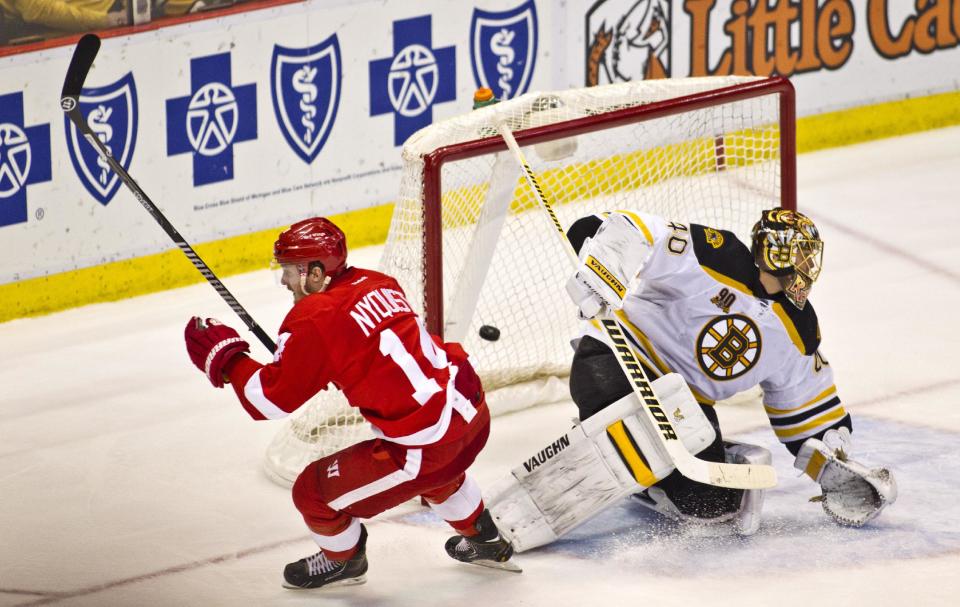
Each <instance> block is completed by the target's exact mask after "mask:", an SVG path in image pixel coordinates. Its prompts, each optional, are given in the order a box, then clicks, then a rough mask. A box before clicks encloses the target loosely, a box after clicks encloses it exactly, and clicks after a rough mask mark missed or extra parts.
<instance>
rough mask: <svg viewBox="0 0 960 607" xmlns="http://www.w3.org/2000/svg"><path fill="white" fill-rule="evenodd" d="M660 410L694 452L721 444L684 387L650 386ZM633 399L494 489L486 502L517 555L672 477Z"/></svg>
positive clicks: (667, 380) (676, 381) (663, 381)
mask: <svg viewBox="0 0 960 607" xmlns="http://www.w3.org/2000/svg"><path fill="white" fill-rule="evenodd" d="M653 387H654V390H655V391H656V393H657V395H658V396H659V397H660V401H661V405H662V407H663V410H664V411H666V412H668V414H669V415H670V417H671V421H673V423H674V426H675V428H676V430H677V434H678V436H679V437H680V438H681V440H682V441H683V443H684V445H686V447H687V448H688V449H689V450H690V451H691V453H699V452H700V451H702V450H703V449H704V448H705V447H706V446H707V445H709V444H710V443H711V442H713V440H714V438H715V437H716V433H715V432H714V429H713V426H711V425H710V422H709V421H708V420H707V418H706V416H704V414H703V412H702V411H701V410H700V406H699V405H698V404H697V402H696V400H695V399H694V397H693V395H692V394H691V393H690V389H689V388H688V387H687V385H686V382H684V381H683V379H682V378H681V377H680V376H679V375H677V374H669V375H666V376H664V377H661V378H659V379H658V380H656V381H654V382H653ZM640 406H641V404H640V402H639V401H638V400H637V399H636V397H635V396H634V395H632V394H631V395H629V396H627V397H624V398H623V399H621V400H619V401H617V402H616V403H613V404H612V405H610V406H609V407H606V408H605V409H603V410H602V411H600V412H599V413H597V414H596V415H594V416H593V417H591V418H589V419H587V420H586V421H584V422H583V423H578V424H577V425H575V426H574V427H573V428H572V429H571V430H570V431H569V432H567V433H566V434H564V435H563V436H561V437H560V438H558V439H557V440H555V441H552V442H551V443H549V444H548V445H546V446H545V447H543V448H542V449H540V450H539V451H538V452H537V453H536V454H535V455H533V456H532V457H530V458H528V459H527V460H526V461H525V462H524V463H523V464H522V465H520V466H517V467H516V468H514V469H513V470H512V471H511V474H510V475H508V476H506V477H505V478H503V479H501V480H500V481H498V482H496V483H494V484H493V485H491V486H489V487H488V489H487V493H486V496H485V498H484V502H485V503H486V504H487V507H488V508H489V509H490V512H491V513H492V515H493V517H494V520H496V522H497V526H498V527H499V529H500V532H501V533H503V534H504V535H505V536H506V537H507V538H508V539H509V540H510V541H511V542H512V543H513V547H514V549H515V550H516V551H518V552H523V551H524V550H529V549H531V548H536V547H537V546H542V545H544V544H548V543H550V542H552V541H554V540H556V539H557V538H559V537H562V536H563V535H564V534H565V533H567V532H568V531H570V530H571V529H573V528H574V527H576V526H577V525H579V524H581V523H583V522H585V521H587V520H589V519H590V518H592V517H593V516H595V515H596V514H598V513H600V512H602V511H603V510H605V509H606V508H607V507H609V506H610V505H611V504H613V503H615V502H617V501H619V500H620V499H622V498H624V497H625V496H627V495H630V494H631V493H635V492H637V491H641V490H643V489H645V488H646V487H649V486H650V485H652V484H654V483H656V482H657V481H658V480H660V479H662V478H664V477H665V476H667V475H668V474H670V473H671V472H673V470H674V466H673V463H672V461H671V459H670V457H669V456H668V455H667V453H666V450H665V449H664V448H663V446H662V444H661V443H660V440H659V439H658V438H657V437H656V435H655V433H656V432H657V430H655V429H654V428H653V427H652V426H651V424H650V422H649V421H648V420H647V417H646V414H645V413H644V412H642V411H640V410H639V407H640Z"/></svg>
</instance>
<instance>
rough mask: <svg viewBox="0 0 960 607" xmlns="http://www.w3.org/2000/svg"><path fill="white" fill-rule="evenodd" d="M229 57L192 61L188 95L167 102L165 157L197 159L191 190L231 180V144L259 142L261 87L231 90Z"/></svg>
mask: <svg viewBox="0 0 960 607" xmlns="http://www.w3.org/2000/svg"><path fill="white" fill-rule="evenodd" d="M230 73H231V72H230V53H221V54H219V55H208V56H206V57H198V58H196V59H191V60H190V95H188V96H186V97H176V98H174V99H167V155H168V156H174V155H176V154H184V153H187V152H191V153H192V154H193V185H195V186H198V185H205V184H208V183H216V182H218V181H227V180H230V179H233V144H234V143H237V142H239V141H249V140H251V139H256V138H257V85H255V84H243V85H237V86H233V85H232V84H231V78H230Z"/></svg>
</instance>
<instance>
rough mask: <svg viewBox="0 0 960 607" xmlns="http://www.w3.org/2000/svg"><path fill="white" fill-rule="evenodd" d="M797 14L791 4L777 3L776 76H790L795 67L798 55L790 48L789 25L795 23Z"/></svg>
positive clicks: (795, 8) (775, 31)
mask: <svg viewBox="0 0 960 607" xmlns="http://www.w3.org/2000/svg"><path fill="white" fill-rule="evenodd" d="M797 13H798V11H797V7H796V6H795V5H794V4H793V3H792V2H779V3H778V4H777V7H776V9H775V12H774V14H775V16H776V27H775V28H774V34H773V35H774V64H775V66H774V69H775V70H776V72H777V73H778V74H792V73H793V70H794V69H795V68H796V65H797V58H798V55H799V53H797V52H796V51H794V50H793V49H792V48H790V24H791V23H793V22H794V21H796V19H797ZM801 25H802V24H801Z"/></svg>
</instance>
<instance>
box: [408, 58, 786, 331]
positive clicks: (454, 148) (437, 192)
mask: <svg viewBox="0 0 960 607" xmlns="http://www.w3.org/2000/svg"><path fill="white" fill-rule="evenodd" d="M766 95H779V112H780V117H779V133H780V204H781V206H783V207H784V208H788V209H793V210H795V209H796V208H797V168H796V161H797V154H796V93H795V91H794V88H793V85H792V84H791V83H790V81H789V80H788V79H787V78H784V77H782V76H778V77H773V78H767V79H765V80H759V81H756V82H747V83H742V84H735V85H732V86H727V87H722V88H718V89H714V90H711V91H705V92H702V93H694V94H691V95H684V96H682V97H676V98H673V99H668V100H666V101H658V102H654V103H648V104H644V105H639V106H635V107H629V108H623V109H619V110H614V111H612V112H606V113H603V114H597V115H595V116H586V117H582V118H575V119H572V120H566V121H562V122H556V123H554V124H549V125H545V126H538V127H531V128H527V129H523V130H518V131H516V132H515V133H514V136H515V138H516V140H517V143H518V144H519V145H520V146H525V145H526V146H529V145H535V144H538V143H546V142H549V141H554V140H557V139H563V138H566V137H571V136H575V135H581V134H585V133H589V132H593V131H599V130H604V129H608V128H614V127H618V126H624V125H628V124H633V123H638V122H645V121H648V120H654V119H657V118H663V117H666V116H672V115H675V114H681V113H683V112H687V111H691V110H698V109H703V108H706V107H712V106H718V105H724V104H727V103H735V102H737V101H743V100H746V99H753V98H756V97H763V96H766ZM718 139H719V141H718V142H717V149H718V154H717V158H718V160H719V161H720V166H719V167H718V168H719V169H720V170H722V168H723V166H722V158H723V154H722V149H723V143H722V138H718ZM507 149H508V148H507V144H506V143H505V142H504V140H503V137H501V136H499V135H492V136H490V137H484V138H481V139H475V140H472V141H466V142H463V143H457V144H453V145H448V146H444V147H440V148H437V149H436V150H434V151H432V152H430V153H429V154H426V155H424V157H423V161H424V165H423V174H422V183H423V194H422V195H423V259H424V302H423V304H424V315H425V317H426V324H427V330H428V331H429V332H430V333H432V334H434V335H437V336H438V337H440V338H443V337H444V335H443V328H444V308H443V233H442V232H443V227H442V226H443V220H442V204H441V196H442V193H443V189H442V185H443V184H442V181H441V179H442V178H441V175H442V172H443V166H444V164H445V163H448V162H453V161H457V160H464V159H467V158H473V157H475V156H481V155H485V154H494V153H498V152H505V151H507Z"/></svg>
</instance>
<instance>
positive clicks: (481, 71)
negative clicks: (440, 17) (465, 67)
mask: <svg viewBox="0 0 960 607" xmlns="http://www.w3.org/2000/svg"><path fill="white" fill-rule="evenodd" d="M537 37H538V32H537V8H536V6H535V5H534V3H533V0H529V1H528V2H525V3H524V4H521V5H520V6H518V7H516V8H513V9H511V10H508V11H503V12H493V11H483V10H480V9H474V10H473V19H472V20H471V22H470V59H471V63H472V64H473V77H474V80H475V81H476V83H477V86H478V87H487V88H489V89H491V90H492V91H493V94H494V96H496V97H497V98H498V99H510V98H512V97H517V96H518V95H522V94H523V93H525V92H527V89H528V88H530V79H531V77H532V76H533V68H534V66H535V64H536V61H537Z"/></svg>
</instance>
